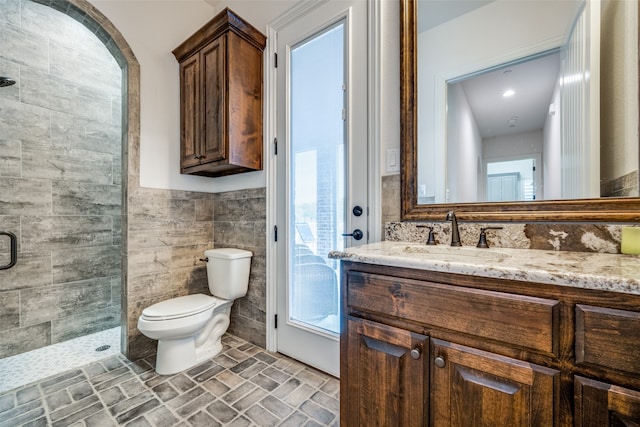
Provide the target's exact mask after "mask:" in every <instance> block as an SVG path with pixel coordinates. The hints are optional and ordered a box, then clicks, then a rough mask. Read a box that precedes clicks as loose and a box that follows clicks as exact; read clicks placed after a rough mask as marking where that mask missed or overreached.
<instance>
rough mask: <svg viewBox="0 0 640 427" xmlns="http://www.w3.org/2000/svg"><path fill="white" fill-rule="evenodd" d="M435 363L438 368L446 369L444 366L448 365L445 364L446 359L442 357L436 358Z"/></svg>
mask: <svg viewBox="0 0 640 427" xmlns="http://www.w3.org/2000/svg"><path fill="white" fill-rule="evenodd" d="M435 363H436V366H437V367H438V368H444V365H446V363H445V362H444V357H442V356H438V357H436V360H435Z"/></svg>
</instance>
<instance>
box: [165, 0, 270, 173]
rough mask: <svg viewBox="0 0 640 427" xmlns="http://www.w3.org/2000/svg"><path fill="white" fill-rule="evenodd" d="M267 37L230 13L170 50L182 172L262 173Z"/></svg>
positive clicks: (220, 14) (223, 12) (225, 12)
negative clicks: (176, 66) (175, 66)
mask: <svg viewBox="0 0 640 427" xmlns="http://www.w3.org/2000/svg"><path fill="white" fill-rule="evenodd" d="M265 43H266V38H265V36H264V35H263V34H262V33H260V32H259V31H258V30H257V29H255V28H254V27H252V26H251V25H250V24H248V23H247V22H245V21H244V20H242V18H240V17H238V16H237V15H236V14H235V13H233V12H232V11H231V10H229V9H225V10H223V11H222V12H221V13H219V14H218V15H216V17H214V18H213V19H212V20H211V21H209V22H208V23H207V24H205V25H204V26H203V27H202V28H200V29H199V30H198V31H197V32H196V33H195V34H193V35H192V36H191V37H190V38H189V39H187V40H186V41H185V42H183V43H182V44H181V45H180V46H178V47H177V48H175V49H174V50H173V54H174V56H175V57H176V59H177V60H178V62H179V63H180V172H181V173H185V174H194V175H204V176H212V177H215V176H223V175H231V174H236V173H241V172H249V171H256V170H262V153H263V148H262V145H263V144H262V138H263V131H262V129H263V126H262V95H263V60H262V55H263V51H264V47H265Z"/></svg>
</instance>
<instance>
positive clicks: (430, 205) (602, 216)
mask: <svg viewBox="0 0 640 427" xmlns="http://www.w3.org/2000/svg"><path fill="white" fill-rule="evenodd" d="M506 1H508V0H494V1H483V2H480V1H476V2H475V3H476V7H477V4H485V5H487V4H490V5H491V4H492V7H495V6H496V4H497V3H500V2H503V3H504V2H506ZM590 1H591V0H582V2H583V3H585V4H586V3H587V2H590ZM576 2H580V0H576ZM430 3H431V4H438V3H440V4H443V3H447V2H446V1H438V0H400V92H401V99H400V110H401V122H400V129H401V134H400V144H401V173H400V180H401V219H402V220H403V221H426V220H429V221H433V220H436V221H442V220H444V218H445V215H446V213H447V212H448V211H451V210H452V211H454V212H456V214H457V215H458V218H459V219H462V220H467V221H494V222H510V221H515V222H539V221H545V222H559V221H574V222H640V198H639V197H638V196H637V191H638V190H637V187H638V183H637V182H638V164H640V155H638V146H639V145H640V143H639V141H638V129H637V123H638V122H639V121H640V119H639V117H637V114H638V113H637V111H638V110H637V109H636V110H634V111H635V115H636V116H634V117H633V118H634V123H635V126H636V128H635V129H632V131H633V132H632V134H633V135H634V137H633V138H626V141H624V143H625V144H626V143H628V144H631V148H632V150H631V152H632V153H635V159H633V161H634V162H635V168H636V169H635V171H634V172H632V173H631V176H632V177H635V178H633V179H635V181H634V182H633V184H632V185H635V189H634V190H633V191H632V192H631V193H630V194H631V195H626V196H625V197H617V196H614V197H611V196H610V195H606V196H607V197H598V195H596V196H589V195H588V196H586V197H573V198H572V197H571V196H561V197H557V198H556V197H554V196H553V195H554V194H555V193H553V192H552V191H550V190H549V191H547V193H548V194H550V195H551V196H550V197H546V198H545V197H538V198H535V197H534V198H535V200H533V201H523V200H520V199H516V200H510V199H509V200H510V201H490V202H488V201H486V198H485V199H483V200H480V199H478V201H475V200H474V201H468V200H464V198H462V199H461V200H462V201H461V200H455V198H453V199H451V198H450V197H449V188H448V187H447V185H446V181H447V178H446V176H445V177H444V178H441V179H440V178H437V179H436V181H438V180H440V181H441V182H444V183H445V184H442V185H441V187H442V188H441V191H440V192H441V193H443V194H446V197H444V199H441V200H435V199H434V198H432V199H431V200H430V201H428V202H426V203H425V202H424V197H421V196H424V193H425V184H423V182H419V167H420V166H421V165H420V161H421V160H420V157H421V154H422V157H424V156H425V155H428V156H432V157H434V158H435V161H436V162H440V163H439V164H440V166H442V168H444V169H446V162H447V160H446V159H445V157H443V156H442V154H438V153H437V152H436V153H431V152H429V153H427V152H426V151H425V150H426V149H425V148H423V147H421V146H420V142H421V141H419V132H418V130H419V126H423V125H421V124H419V120H420V119H421V118H422V117H423V116H422V115H420V116H419V114H420V113H422V112H419V111H418V106H419V105H420V106H423V105H424V102H420V101H419V99H418V82H419V80H420V79H419V74H418V71H419V70H418V62H419V60H418V56H419V53H418V48H419V45H418V39H419V37H418V31H419V26H420V27H422V26H423V24H421V23H420V22H419V19H423V18H422V16H423V14H420V13H419V11H418V8H419V7H430V6H429V4H430ZM448 3H452V2H450V1H449V2H448ZM453 3H456V2H453ZM458 3H474V2H458ZM516 3H524V2H513V1H511V4H516ZM537 3H546V4H547V5H548V4H550V3H549V2H537ZM557 3H563V2H557ZM598 3H599V2H598ZM619 3H626V2H619ZM635 10H636V12H635V13H636V17H635V22H636V27H635V29H634V35H635V39H634V40H635V43H636V46H635V49H636V50H637V40H638V36H637V34H638V28H637V14H638V12H637V9H635ZM425 13H426V14H428V13H429V12H428V11H425ZM470 15H471V14H469V13H467V15H466V17H467V18H468V17H469V16H470ZM419 16H421V18H419ZM525 16H527V15H526V14H525ZM466 25H467V26H468V23H467V24H466ZM572 26H575V23H574V24H572ZM512 27H513V25H512ZM458 36H460V32H459V33H458ZM422 37H424V34H423V35H421V38H422ZM558 40H559V39H558V38H557V37H556V39H555V40H554V41H550V42H548V40H545V42H544V43H541V44H540V45H539V46H537V47H535V48H532V49H533V50H531V51H527V49H528V48H527V49H524V50H523V49H520V51H522V52H525V53H526V55H528V56H531V57H537V56H546V54H547V53H548V52H552V53H553V52H554V51H556V50H558V49H550V46H551V45H550V44H545V43H547V42H548V43H551V44H553V43H556V44H559V43H566V40H564V39H563V40H562V41H561V42H559V41H558ZM441 44H443V45H445V47H446V46H447V45H448V43H441ZM463 46H464V45H463ZM453 48H454V46H453V45H452V49H453ZM536 49H537V51H538V53H536ZM516 50H517V49H516ZM605 50H606V49H605ZM457 51H458V52H460V49H457ZM469 51H473V47H471V46H469ZM469 51H467V52H469ZM540 52H542V53H544V55H543V54H540ZM467 55H468V53H467ZM471 56H472V55H471ZM494 56H495V55H494ZM637 58H638V56H637V54H636V56H635V62H636V69H635V70H636V71H635V74H634V75H633V76H632V79H633V80H632V81H633V84H634V92H633V93H631V97H632V101H633V102H634V103H635V104H636V105H637V104H638V100H639V98H638V89H637V88H638V86H639V85H638V73H637V62H638V61H637ZM501 59H505V61H504V62H505V63H508V65H509V66H510V65H513V64H518V63H520V62H522V61H521V60H514V58H513V57H510V56H509V55H505V56H504V57H503V58H501ZM420 63H421V64H423V63H424V59H421V60H420ZM479 63H480V64H481V65H480V68H478V70H471V71H470V68H469V67H467V68H466V70H464V67H462V68H461V69H463V70H464V71H463V72H462V71H461V73H460V74H455V73H454V74H452V73H448V74H447V73H441V74H440V75H438V77H442V76H444V77H442V79H441V80H442V82H440V83H441V87H443V86H442V84H451V83H452V82H453V83H455V82H457V81H458V80H460V78H458V77H459V76H461V75H462V74H470V75H471V74H479V72H476V71H479V70H480V69H482V70H485V69H486V70H496V69H500V68H499V67H497V66H496V65H495V64H493V63H491V61H488V62H487V61H484V62H483V61H480V62H479ZM508 72H510V70H509V71H508ZM504 73H505V74H506V73H507V72H506V71H505V72H504ZM451 77H454V78H451ZM627 77H629V76H627ZM431 78H432V77H431ZM565 78H566V75H565ZM447 79H448V80H447ZM432 80H433V78H432ZM436 80H437V79H436ZM420 81H421V80H420ZM565 81H566V80H565ZM627 81H628V80H627ZM447 87H450V86H447ZM438 90H440V89H438ZM442 91H443V92H444V93H446V91H447V89H443V90H442ZM421 96H423V95H422V94H421ZM442 98H443V96H442V94H440V95H439V101H440V102H441V105H442V106H444V108H442V111H439V112H438V113H437V114H436V115H438V114H439V115H440V116H441V118H442V117H444V121H443V123H446V113H445V111H447V110H446V109H447V108H448V104H447V98H446V95H445V96H444V101H443V100H442ZM566 98H568V96H566ZM431 101H432V100H431V99H430V100H429V103H430V104H436V105H438V103H437V102H435V103H434V102H431ZM599 104H600V105H602V109H603V111H604V112H608V111H610V110H612V109H611V108H609V107H608V106H607V105H606V104H604V103H602V102H600V103H599ZM547 105H548V106H549V115H551V113H552V111H551V110H552V109H553V110H554V111H553V114H554V115H555V113H556V111H555V107H554V106H553V103H551V105H550V104H547ZM636 108H637V107H636ZM561 111H562V112H564V111H565V110H561ZM598 114H603V113H598ZM511 119H513V117H511ZM588 122H589V121H588V120H587V123H588ZM429 123H431V122H429ZM440 126H442V127H444V130H442V131H440V132H439V133H440V134H446V133H447V132H446V124H441V125H440ZM602 128H603V129H604V126H602ZM594 129H595V131H594ZM591 132H592V133H593V134H596V132H598V133H600V126H599V124H598V126H596V127H595V128H592V129H591ZM436 133H438V132H436ZM450 133H451V132H450ZM443 144H446V141H445V142H443ZM633 144H635V146H634V145H633ZM634 147H635V148H634ZM420 150H423V151H422V152H421V151H420ZM436 151H437V150H436ZM446 151H447V148H446V146H445V148H442V149H440V153H441V152H446ZM449 151H453V150H452V149H451V148H449ZM601 151H602V150H601ZM632 157H633V156H632ZM476 160H477V162H476V164H477V165H478V167H477V169H478V170H482V169H483V167H484V166H486V164H487V163H486V161H484V163H482V162H481V160H480V155H479V156H478V158H477V159H476ZM538 161H539V162H540V160H538ZM432 164H433V162H432ZM474 167H475V166H474ZM436 168H437V166H436ZM562 168H566V166H562ZM450 169H455V168H451V166H450ZM549 169H550V168H549ZM534 170H535V166H534ZM469 173H470V174H471V175H478V177H480V176H481V174H478V173H477V170H476V171H471V172H469ZM483 173H484V175H482V179H480V178H478V182H480V181H482V185H480V184H478V185H477V187H478V188H481V187H483V186H484V187H487V181H486V179H487V174H486V171H485V172H483ZM563 173H564V172H563ZM594 173H595V172H594ZM633 174H635V175H633ZM583 175H585V176H586V177H587V179H589V176H590V175H592V174H591V173H589V172H588V171H587V172H586V173H585V172H584V171H583ZM557 176H560V175H557ZM598 177H599V178H600V174H599V171H598ZM491 178H493V176H492V177H491ZM600 181H602V179H599V180H598V181H597V185H598V188H597V189H595V190H594V189H593V188H592V189H591V190H590V191H591V193H589V192H587V194H595V193H594V191H597V192H598V194H601V193H600V191H601V188H602V186H601V185H602V182H600ZM473 185H475V184H472V185H471V186H472V187H473ZM539 186H541V185H539ZM550 187H552V185H551V180H549V183H548V184H547V188H550ZM484 191H485V193H488V191H487V190H486V188H485V189H484ZM435 192H436V193H438V191H435ZM479 192H481V191H479ZM558 194H559V193H558ZM485 197H486V194H485ZM494 200H495V199H494ZM525 200H526V199H525Z"/></svg>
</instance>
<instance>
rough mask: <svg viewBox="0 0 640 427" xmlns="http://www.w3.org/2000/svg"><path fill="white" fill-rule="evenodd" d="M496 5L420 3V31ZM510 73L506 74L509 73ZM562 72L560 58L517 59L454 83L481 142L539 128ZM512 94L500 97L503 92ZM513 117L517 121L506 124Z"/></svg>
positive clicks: (456, 0) (478, 0)
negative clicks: (512, 91) (459, 89)
mask: <svg viewBox="0 0 640 427" xmlns="http://www.w3.org/2000/svg"><path fill="white" fill-rule="evenodd" d="M493 1H495V0H418V27H419V28H418V32H422V31H426V30H428V29H431V28H433V27H436V26H438V25H440V24H443V23H445V22H448V21H450V20H452V19H455V18H457V17H459V16H461V15H464V14H467V13H470V12H473V11H474V10H476V9H478V8H481V7H483V6H486V5H487V4H489V3H492V2H493ZM507 70H508V71H507ZM559 72H560V54H559V53H554V54H551V55H545V56H541V57H537V58H535V59H531V60H526V59H525V60H520V61H518V63H512V64H510V65H508V66H505V67H499V68H495V67H494V68H493V69H491V70H490V71H487V72H479V73H474V75H473V76H472V77H469V78H468V79H465V78H462V79H457V82H458V83H460V84H461V85H462V87H463V90H464V92H465V94H466V96H467V100H468V101H469V105H470V106H471V109H472V111H473V115H474V118H475V120H476V123H477V125H478V128H479V131H480V135H481V136H482V138H491V137H496V136H502V135H508V134H512V133H521V132H529V131H532V130H539V129H542V128H543V126H544V123H545V119H546V117H547V114H549V104H550V102H551V97H552V95H553V90H554V87H555V84H556V81H557V80H558V74H559ZM507 89H511V90H514V91H515V94H514V95H513V96H512V97H509V98H503V96H502V94H503V93H504V92H505V90H507ZM514 117H517V119H516V120H515V122H513V121H512V122H510V120H511V119H512V118H514Z"/></svg>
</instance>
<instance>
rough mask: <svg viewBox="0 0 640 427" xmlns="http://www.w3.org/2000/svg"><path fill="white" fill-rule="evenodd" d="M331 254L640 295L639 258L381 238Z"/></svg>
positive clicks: (368, 260)
mask: <svg viewBox="0 0 640 427" xmlns="http://www.w3.org/2000/svg"><path fill="white" fill-rule="evenodd" d="M329 258H333V259H341V260H344V261H353V262H363V263H367V264H378V265H388V266H393V267H404V268H413V269H419V270H432V271H440V272H446V273H457V274H467V275H471V276H482V277H493V278H498V279H510V280H521V281H526V282H537V283H549V284H553V285H562V286H571V287H576V288H584V289H598V290H606V291H613V292H621V293H627V294H636V295H640V256H637V255H618V254H601V253H587V252H566V251H543V250H536V249H511V248H489V249H478V248H475V247H473V246H463V247H451V246H446V245H438V246H426V245H421V244H416V243H407V242H390V241H384V242H378V243H371V244H368V245H364V246H356V247H352V248H348V249H345V250H344V251H332V252H331V253H329Z"/></svg>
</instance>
